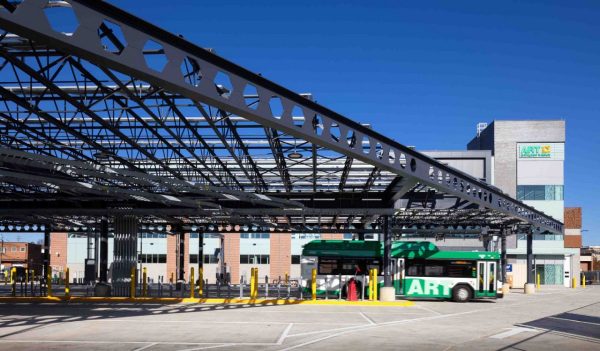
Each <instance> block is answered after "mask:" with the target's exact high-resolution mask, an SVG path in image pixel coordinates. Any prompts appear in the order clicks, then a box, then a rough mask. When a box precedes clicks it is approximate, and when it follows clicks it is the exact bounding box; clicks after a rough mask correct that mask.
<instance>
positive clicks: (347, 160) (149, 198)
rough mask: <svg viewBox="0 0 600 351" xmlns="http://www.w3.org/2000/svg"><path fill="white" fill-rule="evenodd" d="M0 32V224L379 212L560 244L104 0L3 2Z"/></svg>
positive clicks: (401, 220)
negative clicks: (529, 234)
mask: <svg viewBox="0 0 600 351" xmlns="http://www.w3.org/2000/svg"><path fill="white" fill-rule="evenodd" d="M54 11H64V12H65V13H66V14H70V15H71V16H72V18H73V20H72V21H71V22H69V21H63V20H61V21H56V20H55V19H56V15H55V14H54ZM61 18H63V17H61ZM65 26H67V27H68V26H71V27H72V28H64V27H65ZM0 28H1V29H2V32H1V33H0V81H1V84H0V96H1V99H2V100H1V101H2V107H0V130H1V133H0V145H1V147H0V184H1V186H0V193H1V194H2V199H1V200H0V215H1V217H2V219H4V220H6V221H13V222H14V221H23V222H35V221H41V222H44V223H52V224H53V225H59V226H60V225H66V223H69V222H73V221H76V222H78V223H87V222H94V223H95V222H96V220H97V218H99V217H103V216H112V215H124V214H127V215H136V216H139V217H141V218H144V220H146V221H153V222H161V221H163V222H165V223H181V224H185V225H192V224H209V223H215V224H218V225H222V226H223V229H222V230H223V231H239V230H240V227H239V226H242V227H244V226H246V227H250V228H252V227H255V228H256V229H257V230H275V229H280V230H286V231H290V230H291V231H300V232H305V231H313V230H314V231H320V232H323V231H326V230H331V231H338V232H339V231H340V230H343V231H345V232H346V231H347V232H351V231H352V230H354V229H356V228H359V229H362V230H363V231H364V230H365V228H366V229H369V225H370V224H372V223H378V220H379V218H380V217H386V218H387V216H393V217H394V218H395V222H394V223H395V224H394V225H398V226H401V227H410V226H420V225H423V226H432V227H436V226H439V227H441V226H449V225H454V226H459V225H462V226H498V227H503V226H507V225H516V224H529V225H531V226H533V227H534V228H535V229H536V230H539V231H541V232H553V233H562V230H563V228H562V223H560V222H559V221H557V220H555V219H553V218H552V217H550V216H548V215H546V214H544V213H542V212H540V211H537V210H535V209H533V208H532V207H529V206H527V205H525V204H523V203H522V202H520V201H517V200H515V199H513V198H511V197H510V196H508V195H506V194H504V193H502V192H501V191H500V190H498V189H497V188H495V187H493V186H490V185H488V184H486V183H485V182H482V181H481V180H479V179H475V178H473V177H471V176H469V175H467V174H465V173H463V172H460V171H458V170H456V169H454V168H452V167H449V166H446V165H444V164H442V163H440V162H438V161H436V160H434V159H431V158H429V157H427V156H425V155H423V154H421V153H419V152H417V151H415V150H413V149H411V148H409V147H406V146H404V145H402V144H400V143H398V142H396V141H395V140H393V139H391V138H389V137H386V136H384V135H382V134H380V133H378V132H376V131H374V130H373V129H371V128H370V127H369V126H368V125H363V124H360V123H357V122H355V121H353V120H351V119H348V118H346V117H344V116H342V115H340V114H338V113H336V112H334V111H332V110H330V109H328V108H326V107H324V106H321V105H319V104H317V103H316V102H314V101H313V100H312V97H311V95H310V94H296V93H294V92H292V91H290V90H288V89H286V88H284V87H282V86H280V85H277V84H276V83H273V82H271V81H269V80H267V79H265V78H264V77H262V76H261V75H259V74H256V73H253V72H250V71H249V70H247V69H244V68H243V67H241V66H238V65H236V64H234V63H232V62H230V61H227V60H225V59H223V58H221V57H219V56H218V55H216V54H215V53H214V51H212V50H207V49H203V48H201V47H198V46H196V45H194V44H192V43H190V42H188V41H186V40H185V39H184V38H182V37H181V36H177V35H174V34H171V33H168V32H166V31H164V30H162V29H160V28H158V27H156V26H154V25H152V24H150V23H148V22H145V21H143V20H141V19H139V18H137V17H135V16H133V15H131V14H129V13H126V12H124V11H122V10H120V9H118V8H117V7H115V6H113V5H111V4H108V3H106V2H103V1H95V0H72V1H47V0H25V1H7V0H3V1H0ZM236 226H237V227H236ZM365 226H366V227H365ZM370 229H371V230H373V231H376V230H378V229H377V228H375V227H371V228H370Z"/></svg>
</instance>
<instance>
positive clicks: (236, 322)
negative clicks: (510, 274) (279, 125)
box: [0, 286, 600, 351]
mask: <svg viewBox="0 0 600 351" xmlns="http://www.w3.org/2000/svg"><path fill="white" fill-rule="evenodd" d="M32 348H36V349H42V350H45V349H47V350H54V349H56V350H81V349H87V350H148V351H156V350H202V349H223V350H295V349H297V350H357V349H359V350H360V349H365V350H366V349H377V350H398V349H400V348H407V349H413V350H453V349H456V350H459V349H460V350H482V349H484V350H511V349H514V350H517V349H519V350H542V349H543V350H545V351H547V350H552V349H557V350H558V349H565V348H570V349H577V350H586V349H589V350H598V349H600V287H598V286H594V287H588V288H586V289H566V288H555V289H549V288H548V289H542V291H541V292H539V293H538V294H535V295H523V294H521V293H511V294H509V295H508V296H507V297H506V298H505V299H501V300H495V301H481V302H471V303H465V304H459V303H453V302H446V301H418V302H416V303H415V305H414V306H412V307H371V306H369V307H365V306H311V305H292V306H288V305H286V306H250V305H227V306H225V305H206V304H176V305H158V304H106V303H98V304H90V303H85V304H79V303H70V304H60V305H56V304H31V303H19V304H0V350H5V349H6V350H8V349H10V350H12V351H15V350H29V349H32Z"/></svg>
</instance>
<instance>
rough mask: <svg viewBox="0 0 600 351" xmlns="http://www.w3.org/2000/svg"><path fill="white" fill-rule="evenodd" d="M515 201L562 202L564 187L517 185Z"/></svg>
mask: <svg viewBox="0 0 600 351" xmlns="http://www.w3.org/2000/svg"><path fill="white" fill-rule="evenodd" d="M517 200H519V201H524V200H564V186H563V185H517Z"/></svg>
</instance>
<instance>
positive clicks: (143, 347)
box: [133, 342, 156, 351]
mask: <svg viewBox="0 0 600 351" xmlns="http://www.w3.org/2000/svg"><path fill="white" fill-rule="evenodd" d="M154 345H156V343H155V342H153V343H151V344H148V345H146V346H142V347H139V348H137V349H135V350H133V351H142V350H145V349H147V348H150V347H152V346H154Z"/></svg>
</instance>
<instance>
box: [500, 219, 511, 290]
mask: <svg viewBox="0 0 600 351" xmlns="http://www.w3.org/2000/svg"><path fill="white" fill-rule="evenodd" d="M508 233H509V230H507V229H505V228H503V229H502V231H501V232H500V235H501V236H500V246H501V247H500V265H501V267H502V268H501V269H502V270H501V271H500V272H501V274H502V277H501V278H502V284H506V283H507V282H506V265H507V263H506V235H507V234H508Z"/></svg>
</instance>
